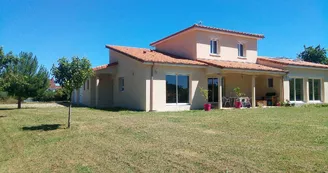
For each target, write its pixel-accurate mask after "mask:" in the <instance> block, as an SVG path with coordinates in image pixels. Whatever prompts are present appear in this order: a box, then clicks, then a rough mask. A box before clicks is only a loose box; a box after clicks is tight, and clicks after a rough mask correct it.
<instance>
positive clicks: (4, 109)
mask: <svg viewBox="0 0 328 173" xmlns="http://www.w3.org/2000/svg"><path fill="white" fill-rule="evenodd" d="M14 109H17V108H0V110H2V111H8V110H14Z"/></svg>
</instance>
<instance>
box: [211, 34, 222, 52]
mask: <svg viewBox="0 0 328 173" xmlns="http://www.w3.org/2000/svg"><path fill="white" fill-rule="evenodd" d="M214 41H215V42H216V53H214V52H213V51H212V49H213V45H212V43H213V42H214ZM210 55H214V56H218V55H220V46H219V39H217V38H212V39H211V40H210Z"/></svg>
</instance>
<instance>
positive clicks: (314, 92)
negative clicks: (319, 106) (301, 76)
mask: <svg viewBox="0 0 328 173" xmlns="http://www.w3.org/2000/svg"><path fill="white" fill-rule="evenodd" d="M309 97H310V98H309V100H310V101H320V100H321V80H320V79H309Z"/></svg>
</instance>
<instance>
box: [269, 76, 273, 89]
mask: <svg viewBox="0 0 328 173" xmlns="http://www.w3.org/2000/svg"><path fill="white" fill-rule="evenodd" d="M268 87H269V88H273V78H269V79H268Z"/></svg>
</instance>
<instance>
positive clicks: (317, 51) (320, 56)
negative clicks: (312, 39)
mask: <svg viewBox="0 0 328 173" xmlns="http://www.w3.org/2000/svg"><path fill="white" fill-rule="evenodd" d="M297 58H298V59H301V60H303V61H308V62H314V63H320V64H328V57H327V50H326V49H324V48H321V47H320V45H318V46H317V47H313V46H309V47H306V46H304V51H302V52H301V53H300V54H298V55H297Z"/></svg>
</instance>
